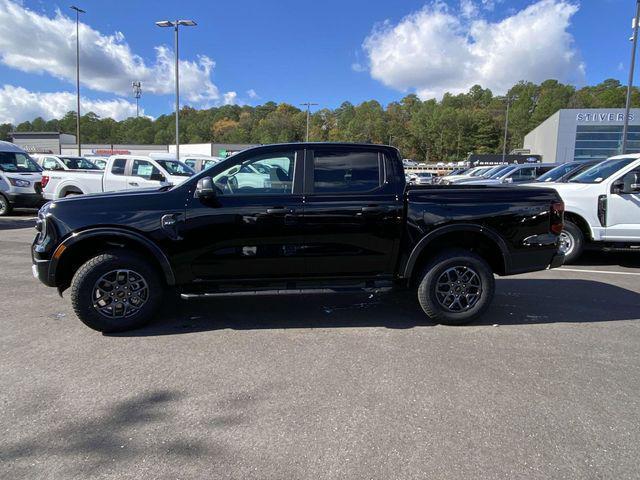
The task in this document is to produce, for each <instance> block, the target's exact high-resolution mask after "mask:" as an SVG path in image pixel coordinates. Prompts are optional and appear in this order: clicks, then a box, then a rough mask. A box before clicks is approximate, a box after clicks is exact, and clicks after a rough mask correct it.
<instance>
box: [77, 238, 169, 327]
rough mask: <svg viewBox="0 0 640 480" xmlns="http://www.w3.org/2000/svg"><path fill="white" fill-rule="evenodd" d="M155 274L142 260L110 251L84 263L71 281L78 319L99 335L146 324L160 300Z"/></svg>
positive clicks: (156, 273) (160, 288) (147, 263)
mask: <svg viewBox="0 0 640 480" xmlns="http://www.w3.org/2000/svg"><path fill="white" fill-rule="evenodd" d="M162 290H163V285H162V283H161V281H160V280H159V279H158V272H156V270H155V269H154V268H153V266H152V265H150V264H149V262H148V261H146V260H145V259H144V258H142V257H140V256H138V255H134V254H131V253H128V252H124V251H111V252H106V253H103V254H100V255H97V256H95V257H93V258H91V259H90V260H88V261H87V262H86V263H85V264H84V265H82V266H81V267H80V268H79V269H78V271H77V272H76V273H75V275H74V277H73V280H72V282H71V303H72V305H73V309H74V311H75V313H76V315H77V316H78V318H79V319H80V320H81V321H82V322H83V323H84V324H85V325H87V326H88V327H90V328H92V329H94V330H98V331H99V332H104V333H112V332H121V331H125V330H131V329H134V328H138V327H141V326H142V325H144V324H146V323H147V322H149V321H150V320H151V319H152V317H153V314H154V313H155V311H156V310H157V308H158V305H159V303H160V300H161V298H162Z"/></svg>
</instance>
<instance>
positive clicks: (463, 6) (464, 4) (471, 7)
mask: <svg viewBox="0 0 640 480" xmlns="http://www.w3.org/2000/svg"><path fill="white" fill-rule="evenodd" d="M460 13H461V14H462V16H463V17H464V18H473V17H475V16H476V15H478V6H477V5H476V4H475V2H474V1H473V0H460Z"/></svg>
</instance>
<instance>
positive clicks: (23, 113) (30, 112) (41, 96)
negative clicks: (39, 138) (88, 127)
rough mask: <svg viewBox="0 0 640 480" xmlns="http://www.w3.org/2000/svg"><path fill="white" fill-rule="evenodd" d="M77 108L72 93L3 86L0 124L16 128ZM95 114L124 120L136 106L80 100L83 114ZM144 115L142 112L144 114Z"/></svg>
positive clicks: (125, 103)
mask: <svg viewBox="0 0 640 480" xmlns="http://www.w3.org/2000/svg"><path fill="white" fill-rule="evenodd" d="M75 109H76V95H75V93H71V92H53V93H42V92H31V91H29V90H27V89H26V88H22V87H15V86H13V85H4V86H2V87H1V88H0V123H12V124H14V125H17V124H18V123H20V122H24V121H26V120H33V119H34V118H36V117H42V118H44V119H45V120H50V119H52V118H61V117H63V116H64V114H65V113H67V112H68V111H69V110H75ZM90 111H91V112H94V113H96V114H97V115H99V116H100V117H110V118H114V119H116V120H122V119H124V118H127V117H131V116H135V114H136V105H135V103H132V102H128V101H127V100H124V99H121V98H118V99H115V100H91V99H87V98H84V97H82V98H81V99H80V113H81V114H83V115H84V114H85V113H87V112H90ZM141 114H143V112H142V111H141Z"/></svg>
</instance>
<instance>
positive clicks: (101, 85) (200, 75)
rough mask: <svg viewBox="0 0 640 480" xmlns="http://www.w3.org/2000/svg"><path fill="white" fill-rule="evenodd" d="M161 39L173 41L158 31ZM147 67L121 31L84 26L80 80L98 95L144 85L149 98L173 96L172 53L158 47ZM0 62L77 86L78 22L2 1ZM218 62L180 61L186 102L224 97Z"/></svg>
mask: <svg viewBox="0 0 640 480" xmlns="http://www.w3.org/2000/svg"><path fill="white" fill-rule="evenodd" d="M158 37H159V38H167V39H168V38H172V37H171V36H169V32H160V31H158ZM155 54H156V55H155V59H154V61H153V62H150V63H148V62H146V61H145V60H144V59H143V58H142V57H140V56H139V55H137V54H135V53H133V52H132V50H131V48H130V47H129V45H128V44H127V43H126V41H125V37H124V35H123V34H122V33H121V32H115V33H114V34H112V35H105V34H102V33H101V32H99V31H97V30H94V29H93V28H91V27H89V26H88V25H86V24H83V23H81V24H80V66H81V81H82V84H83V85H84V86H86V87H89V88H90V89H92V90H95V91H101V92H109V93H115V94H117V95H129V94H130V90H131V82H132V81H133V80H139V81H141V82H142V89H143V92H145V93H151V94H170V93H172V92H173V89H174V83H173V82H174V72H173V68H174V58H173V50H171V49H170V48H168V47H166V46H162V45H161V46H157V47H155ZM0 62H2V63H4V64H5V65H7V66H9V67H11V68H15V69H17V70H21V71H24V72H30V73H48V74H50V75H53V76H55V77H57V78H61V79H63V80H67V81H70V82H75V68H76V67H75V65H76V63H75V62H76V39H75V19H72V18H71V17H68V16H65V15H63V14H62V13H61V12H60V11H59V10H58V11H57V12H56V15H55V16H54V17H53V18H49V17H47V16H45V15H43V14H40V13H37V12H34V11H32V10H29V9H27V8H25V7H23V6H22V5H20V4H19V3H16V2H14V1H11V0H0ZM214 67H215V62H214V61H213V60H211V59H210V58H209V57H207V56H206V55H200V56H198V57H197V59H196V60H193V61H192V60H181V61H180V92H181V97H182V98H184V99H185V100H186V101H187V102H191V103H196V104H199V103H207V104H212V103H215V102H216V101H221V100H222V98H223V95H221V94H220V92H219V90H218V87H217V86H216V85H214V83H213V82H212V80H211V73H212V71H213V69H214Z"/></svg>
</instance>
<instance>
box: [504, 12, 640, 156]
mask: <svg viewBox="0 0 640 480" xmlns="http://www.w3.org/2000/svg"><path fill="white" fill-rule="evenodd" d="M639 1H640V0H639ZM511 100H512V98H510V97H509V96H507V114H506V115H505V117H504V140H503V143H502V163H505V159H506V158H507V134H508V132H509V104H510V103H511Z"/></svg>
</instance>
